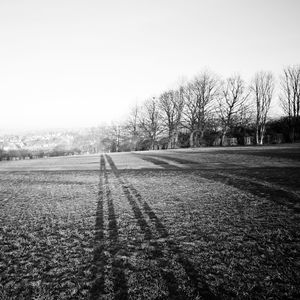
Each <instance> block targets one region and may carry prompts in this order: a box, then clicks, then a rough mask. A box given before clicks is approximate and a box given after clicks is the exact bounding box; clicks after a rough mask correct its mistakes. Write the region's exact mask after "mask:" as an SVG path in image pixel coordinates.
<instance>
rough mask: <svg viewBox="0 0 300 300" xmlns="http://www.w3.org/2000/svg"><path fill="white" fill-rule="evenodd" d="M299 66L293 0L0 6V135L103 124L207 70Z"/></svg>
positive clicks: (57, 1) (299, 31) (246, 72)
mask: <svg viewBox="0 0 300 300" xmlns="http://www.w3.org/2000/svg"><path fill="white" fill-rule="evenodd" d="M299 63H300V1H299V0H263V1H262V0H206V1H204V0H147V1H146V0H118V1H117V0H107V1H101V0H95V1H91V0H82V1H77V0H47V1H46V0H36V1H33V0H26V1H25V0H23V1H21V0H0V104H1V106H0V131H7V132H8V131H12V130H15V129H42V128H57V127H64V128H70V127H82V126H96V125H98V124H101V123H102V122H109V121H110V120H112V119H118V118H120V117H122V116H124V115H126V113H127V112H128V111H129V108H130V106H131V105H133V103H134V102H136V101H142V100H144V99H146V98H148V97H150V96H153V95H158V94H159V93H160V92H162V91H164V90H166V89H168V88H170V87H172V85H174V83H175V82H176V81H178V79H179V78H180V77H182V76H184V77H187V78H191V77H192V76H194V75H196V74H197V73H199V72H200V71H201V70H203V68H209V69H211V70H212V71H214V72H216V73H218V74H220V75H221V76H229V75H231V74H232V73H235V72H240V73H241V75H242V76H243V77H244V79H245V80H249V79H250V78H251V77H252V76H253V75H254V73H255V72H256V71H260V70H267V71H268V70H270V71H273V72H274V73H275V75H278V74H279V73H280V72H281V70H282V68H283V67H284V66H286V65H289V64H299ZM277 83H278V82H277ZM273 111H274V112H278V109H277V108H276V105H275V106H273Z"/></svg>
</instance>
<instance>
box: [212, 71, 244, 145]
mask: <svg viewBox="0 0 300 300" xmlns="http://www.w3.org/2000/svg"><path fill="white" fill-rule="evenodd" d="M248 96H249V92H246V88H245V83H244V81H243V79H242V78H241V76H240V75H235V76H232V77H230V78H228V79H227V80H226V82H225V83H224V84H223V86H222V93H221V97H220V98H219V101H218V102H219V103H218V104H219V105H218V108H217V112H218V115H219V118H220V121H221V126H222V139H221V144H222V145H224V140H225V137H226V134H227V133H228V131H229V130H230V129H231V128H232V127H233V126H234V125H237V124H238V123H240V122H241V121H242V119H243V118H244V116H245V114H246V112H247V110H248V108H249V105H248V104H247V99H248Z"/></svg>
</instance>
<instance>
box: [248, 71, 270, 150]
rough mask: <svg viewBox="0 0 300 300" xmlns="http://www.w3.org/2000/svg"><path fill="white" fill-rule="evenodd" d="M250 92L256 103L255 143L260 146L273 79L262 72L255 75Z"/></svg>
mask: <svg viewBox="0 0 300 300" xmlns="http://www.w3.org/2000/svg"><path fill="white" fill-rule="evenodd" d="M251 91H252V94H253V96H254V100H255V103H256V123H255V128H256V143H257V144H258V145H262V144H263V139H264V135H265V130H266V121H267V115H268V112H269V108H270V104H271V100H272V96H273V91H274V77H273V75H272V73H270V72H263V71H262V72H259V73H256V75H255V77H254V79H253V82H252V85H251Z"/></svg>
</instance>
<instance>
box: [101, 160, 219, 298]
mask: <svg viewBox="0 0 300 300" xmlns="http://www.w3.org/2000/svg"><path fill="white" fill-rule="evenodd" d="M105 157H106V159H107V161H108V163H109V165H110V167H111V170H112V172H113V173H114V175H115V176H116V178H117V179H118V181H119V183H120V185H121V188H122V191H123V193H124V195H125V196H126V198H127V200H128V202H129V204H130V205H131V207H132V210H133V213H134V215H135V218H136V221H137V223H138V225H139V226H140V228H141V231H142V232H143V233H144V236H145V239H146V240H148V241H150V240H153V238H154V237H153V233H152V232H151V228H150V226H149V225H148V223H147V222H146V220H145V218H144V216H143V213H142V210H141V209H140V207H139V205H138V203H139V204H140V205H141V206H142V207H143V210H144V212H145V213H146V214H147V215H148V216H149V219H150V221H151V222H152V223H153V225H154V226H155V228H156V230H157V232H158V234H159V238H164V239H166V244H167V246H166V247H167V250H168V252H169V253H171V254H172V255H173V257H175V259H176V261H177V263H179V264H180V265H181V266H182V267H183V269H184V270H185V272H186V274H187V275H188V277H189V279H190V282H191V284H192V286H193V288H194V290H195V292H196V294H197V295H198V296H200V297H201V298H203V299H217V297H216V296H215V295H214V294H213V293H212V292H211V291H210V289H209V287H208V285H207V284H206V282H205V280H204V278H203V277H202V276H201V275H200V274H199V273H198V272H197V270H196V269H195V268H194V266H193V264H192V263H191V262H190V261H188V259H186V258H185V257H184V255H183V253H182V252H181V250H180V248H179V247H178V246H177V245H176V244H175V242H173V241H171V240H170V239H168V237H169V235H168V232H167V230H166V228H165V227H164V225H163V224H162V222H161V221H160V220H159V218H158V217H157V216H156V214H155V213H154V212H153V210H152V209H151V207H150V206H149V204H148V203H147V202H146V201H145V200H143V199H142V196H141V195H140V194H139V192H138V191H137V190H136V189H135V188H134V187H133V186H132V184H130V183H129V182H128V180H126V179H125V178H123V177H122V176H121V174H120V172H119V170H118V169H117V167H116V165H115V164H114V162H113V160H112V158H111V157H110V156H109V155H105ZM151 245H152V246H154V248H155V254H156V258H157V257H158V258H159V260H158V264H159V268H160V270H161V274H162V277H163V279H164V280H165V282H166V285H167V288H168V291H169V297H170V299H186V295H183V294H182V293H180V291H178V283H177V279H176V278H175V276H174V274H173V273H172V272H170V271H168V272H166V271H164V269H166V267H169V263H168V261H167V260H166V259H164V258H163V253H162V249H161V248H162V246H161V245H159V244H158V243H157V241H154V242H152V243H151ZM166 247H164V248H166ZM195 296H196V295H195Z"/></svg>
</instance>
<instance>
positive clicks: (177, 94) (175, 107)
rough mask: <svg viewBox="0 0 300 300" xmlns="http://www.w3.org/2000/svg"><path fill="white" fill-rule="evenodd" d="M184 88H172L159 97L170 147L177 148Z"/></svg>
mask: <svg viewBox="0 0 300 300" xmlns="http://www.w3.org/2000/svg"><path fill="white" fill-rule="evenodd" d="M183 105H184V103H183V98H182V90H181V89H179V90H176V91H174V90H170V91H167V92H164V93H163V94H161V95H160V97H159V108H160V112H161V117H162V122H163V125H164V126H165V128H166V130H167V132H168V143H167V144H168V148H175V147H176V146H177V141H178V131H179V126H180V122H181V119H182V111H183Z"/></svg>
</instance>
